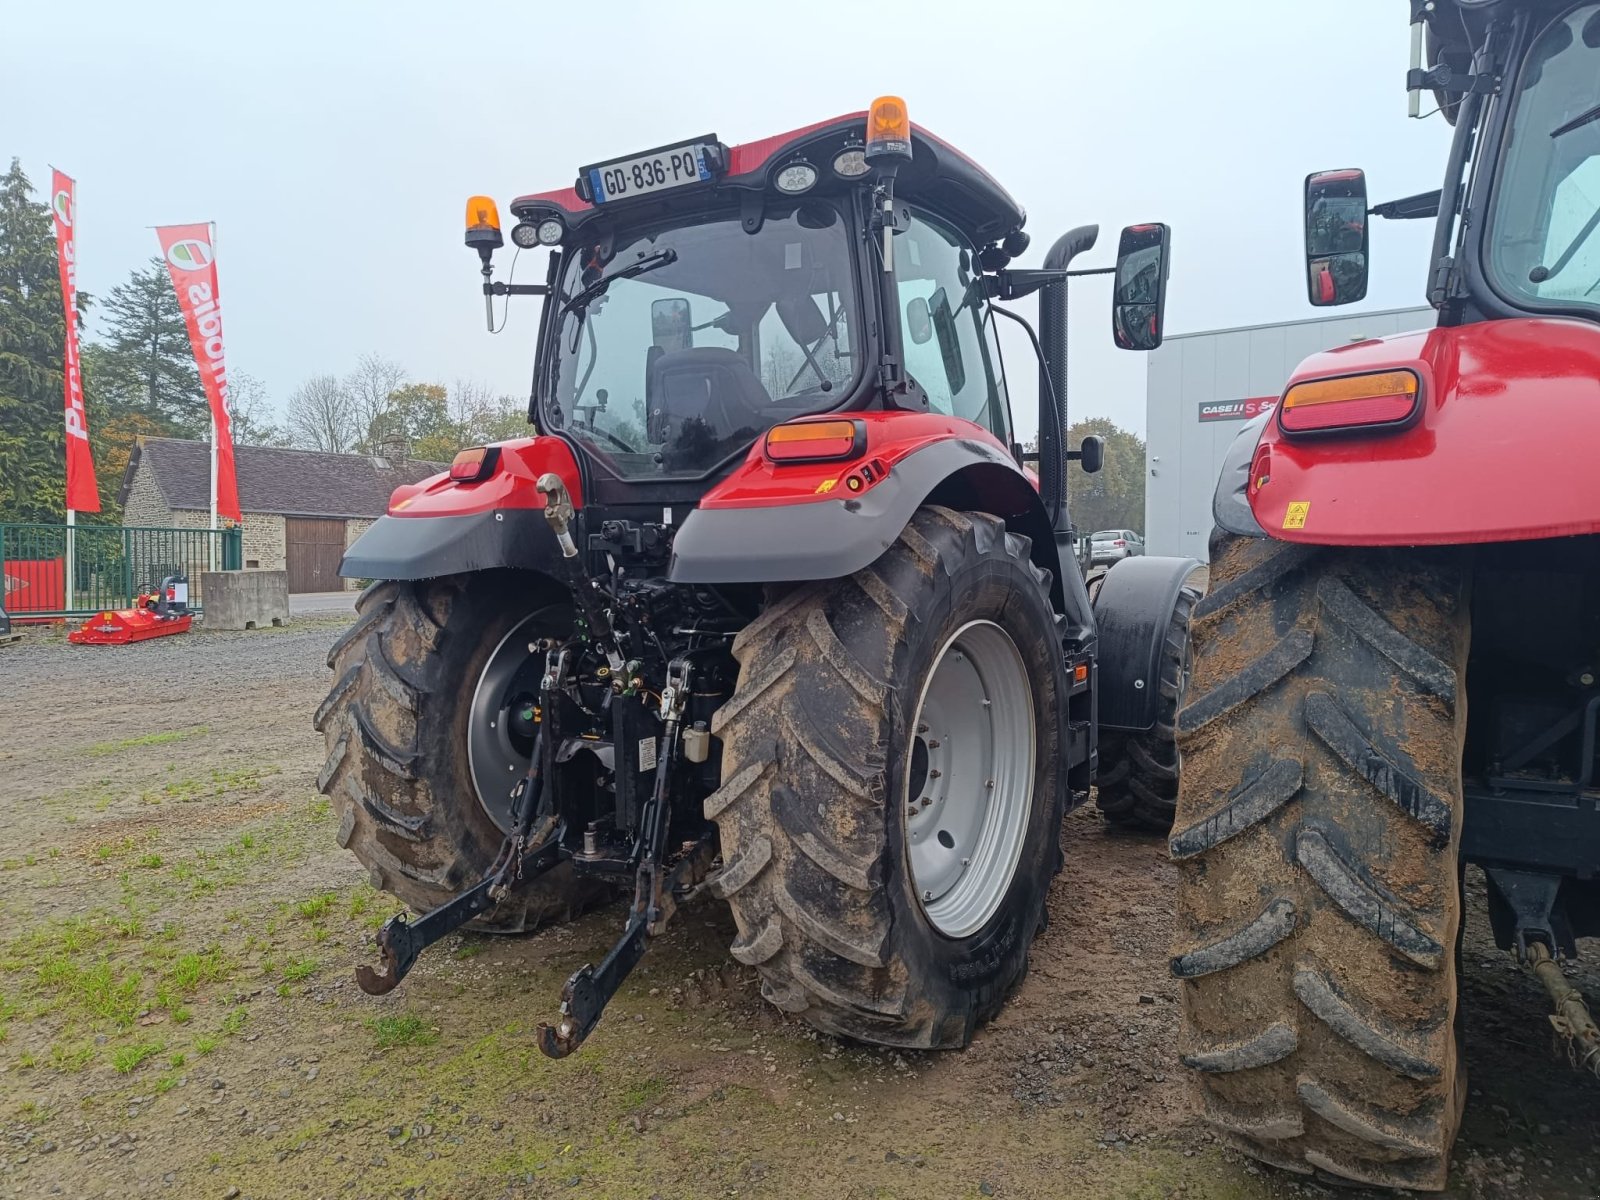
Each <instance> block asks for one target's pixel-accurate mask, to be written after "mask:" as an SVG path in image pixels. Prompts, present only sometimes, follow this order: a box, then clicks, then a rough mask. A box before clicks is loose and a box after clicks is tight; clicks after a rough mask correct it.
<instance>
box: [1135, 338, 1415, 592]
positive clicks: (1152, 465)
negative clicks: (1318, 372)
mask: <svg viewBox="0 0 1600 1200" xmlns="http://www.w3.org/2000/svg"><path fill="white" fill-rule="evenodd" d="M1436 320H1437V314H1436V313H1435V312H1434V311H1433V309H1431V308H1395V309H1386V310H1383V311H1381V312H1367V313H1356V314H1354V315H1350V314H1344V313H1341V314H1340V315H1339V316H1336V317H1316V318H1312V319H1310V320H1305V321H1284V322H1280V323H1278V324H1275V325H1251V326H1246V327H1244V328H1240V329H1213V330H1207V331H1205V332H1203V333H1182V334H1169V335H1168V336H1167V338H1166V340H1165V341H1164V342H1163V343H1162V345H1161V347H1160V349H1158V350H1156V351H1154V352H1153V353H1151V354H1150V355H1149V360H1148V361H1149V372H1150V374H1149V378H1148V382H1147V385H1146V389H1145V430H1146V434H1145V438H1146V443H1147V450H1146V456H1147V461H1146V464H1145V465H1146V468H1147V470H1148V471H1149V474H1148V475H1147V476H1146V478H1145V490H1144V537H1145V546H1146V552H1147V553H1149V554H1171V555H1190V556H1192V557H1194V558H1198V559H1200V560H1201V561H1205V559H1206V558H1207V554H1206V542H1207V539H1208V538H1209V537H1210V536H1211V497H1212V494H1213V492H1214V491H1215V490H1216V483H1217V475H1218V474H1219V473H1220V471H1221V470H1222V459H1223V456H1224V455H1225V454H1226V453H1227V452H1228V446H1229V445H1230V444H1231V443H1232V441H1233V437H1234V434H1236V433H1238V432H1239V425H1240V423H1241V422H1243V421H1246V420H1248V419H1249V418H1250V417H1253V416H1255V415H1256V414H1257V413H1259V412H1260V411H1261V410H1262V408H1264V407H1271V406H1272V405H1274V404H1276V403H1277V402H1278V397H1279V395H1280V394H1281V393H1282V391H1283V385H1284V383H1285V382H1286V381H1287V380H1288V378H1289V375H1290V373H1291V372H1292V371H1293V370H1294V369H1295V367H1297V366H1299V364H1300V361H1301V360H1302V359H1303V358H1305V357H1306V356H1307V355H1309V354H1312V353H1315V352H1316V351H1318V350H1329V349H1332V348H1333V347H1335V346H1342V345H1347V344H1349V343H1352V342H1360V341H1364V340H1366V339H1367V338H1372V337H1381V336H1383V335H1385V334H1391V333H1401V332H1404V331H1405V330H1408V329H1423V328H1428V327H1431V326H1432V325H1434V324H1435V322H1436Z"/></svg>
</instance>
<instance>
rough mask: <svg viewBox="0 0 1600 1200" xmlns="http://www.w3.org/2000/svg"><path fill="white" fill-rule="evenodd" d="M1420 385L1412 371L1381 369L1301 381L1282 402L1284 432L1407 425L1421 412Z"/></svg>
mask: <svg viewBox="0 0 1600 1200" xmlns="http://www.w3.org/2000/svg"><path fill="white" fill-rule="evenodd" d="M1420 394H1421V384H1420V382H1419V380H1418V379H1417V377H1416V375H1415V374H1414V373H1413V372H1411V371H1379V372H1376V373H1374V374H1370V375H1346V376H1344V377H1342V378H1339V379H1314V380H1310V381H1308V382H1306V383H1297V384H1295V385H1294V386H1293V387H1291V388H1290V389H1289V390H1288V391H1287V392H1286V393H1285V394H1284V397H1283V403H1281V404H1280V405H1278V424H1279V426H1280V427H1281V428H1282V429H1283V431H1284V432H1285V433H1330V432H1335V431H1338V430H1347V429H1363V428H1366V429H1370V428H1373V427H1374V426H1387V425H1403V424H1405V423H1406V422H1407V421H1409V420H1410V419H1411V418H1412V417H1413V416H1415V415H1416V413H1417V411H1418V399H1419V396H1420Z"/></svg>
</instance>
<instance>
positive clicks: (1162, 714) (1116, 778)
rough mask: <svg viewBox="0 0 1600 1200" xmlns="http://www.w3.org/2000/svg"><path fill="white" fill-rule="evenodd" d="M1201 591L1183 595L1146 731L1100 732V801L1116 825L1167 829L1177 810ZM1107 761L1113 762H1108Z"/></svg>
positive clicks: (1097, 794) (1165, 649)
mask: <svg viewBox="0 0 1600 1200" xmlns="http://www.w3.org/2000/svg"><path fill="white" fill-rule="evenodd" d="M1199 599H1200V594H1199V593H1198V592H1196V591H1195V590H1193V589H1192V588H1189V587H1185V588H1184V589H1183V590H1182V591H1181V592H1179V593H1178V602H1177V604H1176V605H1174V606H1173V610H1172V620H1171V623H1170V624H1169V625H1168V626H1167V636H1166V641H1165V642H1164V643H1163V645H1162V648H1161V678H1160V680H1159V681H1158V682H1157V685H1156V686H1157V687H1159V688H1160V689H1161V701H1160V707H1159V708H1158V709H1157V712H1156V723H1155V726H1154V727H1153V728H1151V729H1150V730H1148V731H1147V732H1145V733H1125V732H1122V731H1120V730H1115V729H1103V730H1101V732H1100V763H1101V770H1100V775H1099V777H1098V778H1097V779H1096V780H1095V793H1094V794H1095V803H1096V804H1097V805H1099V807H1100V812H1101V813H1102V814H1103V815H1104V816H1105V818H1106V820H1108V821H1110V822H1111V823H1112V824H1113V825H1123V826H1127V827H1128V828H1130V829H1144V830H1149V831H1150V832H1152V833H1166V832H1168V831H1169V830H1171V828H1172V818H1173V814H1174V813H1175V812H1176V811H1177V808H1178V705H1179V703H1180V702H1181V701H1182V699H1183V690H1184V687H1185V685H1186V683H1187V681H1188V677H1189V616H1190V613H1191V612H1193V610H1194V606H1195V602H1196V601H1197V600H1199ZM1106 764H1110V765H1109V766H1107V765H1106Z"/></svg>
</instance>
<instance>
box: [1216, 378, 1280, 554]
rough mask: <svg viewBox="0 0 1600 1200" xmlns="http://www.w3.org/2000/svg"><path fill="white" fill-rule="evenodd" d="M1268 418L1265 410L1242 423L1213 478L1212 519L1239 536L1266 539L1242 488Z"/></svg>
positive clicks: (1246, 484) (1268, 412)
mask: <svg viewBox="0 0 1600 1200" xmlns="http://www.w3.org/2000/svg"><path fill="white" fill-rule="evenodd" d="M1271 419H1272V409H1270V408H1269V409H1268V410H1267V411H1266V412H1264V413H1261V414H1259V415H1257V416H1255V417H1252V418H1251V419H1250V420H1249V421H1247V422H1246V423H1245V426H1244V428H1243V429H1241V430H1239V432H1238V434H1237V435H1235V437H1234V439H1233V444H1232V445H1230V446H1229V447H1228V454H1227V457H1226V458H1224V459H1223V460H1222V474H1221V475H1219V476H1218V477H1217V491H1216V495H1215V496H1213V497H1212V500H1211V516H1212V519H1213V520H1215V521H1216V523H1217V524H1218V525H1219V526H1221V527H1222V528H1223V529H1226V530H1227V531H1228V532H1229V533H1233V534H1237V535H1239V536H1240V537H1266V536H1267V531H1266V530H1265V529H1263V528H1261V523H1260V522H1259V521H1257V520H1256V515H1255V513H1253V512H1251V511H1250V501H1249V500H1248V499H1247V498H1246V495H1245V489H1246V488H1247V487H1248V486H1249V484H1250V460H1251V459H1252V458H1254V457H1255V453H1256V443H1258V442H1259V441H1260V440H1261V431H1262V430H1263V429H1265V428H1266V427H1267V422H1268V421H1269V420H1271Z"/></svg>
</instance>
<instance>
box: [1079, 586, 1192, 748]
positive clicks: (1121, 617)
mask: <svg viewBox="0 0 1600 1200" xmlns="http://www.w3.org/2000/svg"><path fill="white" fill-rule="evenodd" d="M1199 566H1200V564H1199V563H1198V562H1196V561H1195V560H1194V559H1192V558H1150V557H1140V558H1125V559H1123V560H1122V561H1121V562H1119V563H1117V564H1116V565H1115V566H1113V567H1112V568H1111V570H1110V571H1108V572H1107V573H1106V577H1105V580H1104V581H1103V582H1102V583H1101V584H1100V590H1099V592H1097V593H1096V594H1095V598H1094V616H1095V624H1096V625H1098V626H1099V630H1100V664H1099V666H1100V670H1099V675H1100V728H1102V729H1126V730H1132V731H1137V732H1143V731H1144V730H1147V729H1150V728H1152V727H1153V726H1154V725H1155V723H1156V716H1157V715H1158V712H1159V702H1160V697H1161V653H1162V649H1163V647H1164V646H1165V645H1166V640H1167V630H1168V628H1169V627H1170V626H1171V624H1172V614H1173V612H1174V610H1176V608H1177V606H1178V593H1179V592H1180V591H1182V590H1183V584H1184V581H1185V580H1186V579H1188V578H1189V576H1190V574H1191V573H1192V572H1194V571H1196V570H1198V569H1199Z"/></svg>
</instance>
